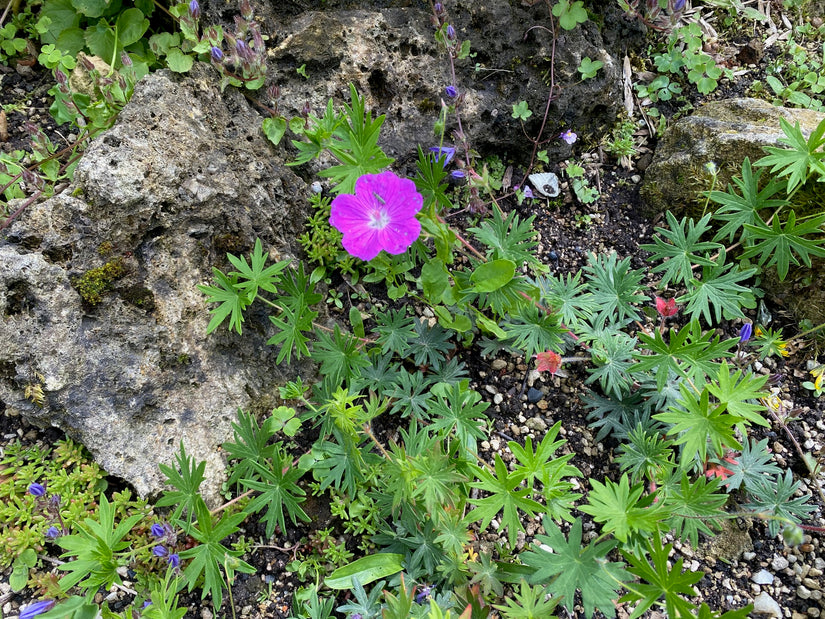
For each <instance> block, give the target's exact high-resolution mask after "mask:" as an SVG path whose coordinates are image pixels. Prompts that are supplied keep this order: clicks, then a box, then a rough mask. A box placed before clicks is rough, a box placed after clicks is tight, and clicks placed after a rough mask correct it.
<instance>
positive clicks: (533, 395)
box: [527, 387, 544, 404]
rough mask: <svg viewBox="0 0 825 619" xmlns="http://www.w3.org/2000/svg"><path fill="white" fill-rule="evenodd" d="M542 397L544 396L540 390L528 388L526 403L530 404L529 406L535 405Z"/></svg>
mask: <svg viewBox="0 0 825 619" xmlns="http://www.w3.org/2000/svg"><path fill="white" fill-rule="evenodd" d="M543 397H544V394H543V393H542V392H541V391H540V390H538V389H536V388H535V387H530V389H528V390H527V401H528V402H530V403H531V404H535V403H536V402H538V401H539V400H541V399H542V398H543Z"/></svg>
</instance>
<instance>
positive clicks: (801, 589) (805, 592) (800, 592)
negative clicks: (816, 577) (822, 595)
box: [796, 585, 811, 600]
mask: <svg viewBox="0 0 825 619" xmlns="http://www.w3.org/2000/svg"><path fill="white" fill-rule="evenodd" d="M796 597H798V598H800V599H802V600H807V599H810V597H811V590H810V589H808V587H806V586H804V585H799V586H798V587H797V588H796Z"/></svg>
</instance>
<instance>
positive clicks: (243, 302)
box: [198, 267, 280, 363]
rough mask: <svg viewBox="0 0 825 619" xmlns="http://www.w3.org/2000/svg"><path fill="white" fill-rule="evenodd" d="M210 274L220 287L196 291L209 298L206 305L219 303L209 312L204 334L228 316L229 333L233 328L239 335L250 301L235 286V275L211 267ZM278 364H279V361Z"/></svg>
mask: <svg viewBox="0 0 825 619" xmlns="http://www.w3.org/2000/svg"><path fill="white" fill-rule="evenodd" d="M212 274H213V275H214V276H215V282H216V283H217V284H218V286H220V287H219V288H217V287H215V286H201V285H199V286H198V290H200V291H201V292H202V293H204V294H205V295H208V296H209V299H207V303H220V305H219V306H218V307H216V308H214V309H212V310H210V311H209V313H210V314H212V315H213V316H212V320H210V321H209V325H208V326H207V327H206V333H207V335H208V334H209V333H212V331H214V330H215V329H217V328H218V327H219V326H220V325H221V323H222V322H223V321H224V320H225V319H226V317H227V316H229V330H230V331H231V330H232V329H233V328H234V329H235V330H236V331H237V332H238V334H240V333H242V328H241V323H243V311H244V310H245V309H246V308H247V307H248V306H249V304H250V303H251V302H252V301H251V300H250V299H249V298H248V297H247V295H246V294H244V293H243V292H242V289H241V288H240V286H238V285H237V284H238V274H237V273H235V274H230V275H229V276H227V275H224V274H223V273H222V272H221V271H220V270H218V269H216V268H214V267H212ZM278 363H280V360H279V361H278Z"/></svg>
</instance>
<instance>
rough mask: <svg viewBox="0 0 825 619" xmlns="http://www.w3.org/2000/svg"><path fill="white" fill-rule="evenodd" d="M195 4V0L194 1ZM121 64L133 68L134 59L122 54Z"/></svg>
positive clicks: (124, 53)
mask: <svg viewBox="0 0 825 619" xmlns="http://www.w3.org/2000/svg"><path fill="white" fill-rule="evenodd" d="M192 1H193V2H194V0H192ZM120 62H122V63H123V66H124V67H131V66H132V57H131V56H130V55H129V54H127V53H126V52H121V53H120Z"/></svg>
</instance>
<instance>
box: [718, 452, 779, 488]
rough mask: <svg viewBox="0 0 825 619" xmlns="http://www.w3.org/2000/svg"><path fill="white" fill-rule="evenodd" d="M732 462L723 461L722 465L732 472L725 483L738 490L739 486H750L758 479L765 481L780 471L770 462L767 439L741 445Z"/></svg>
mask: <svg viewBox="0 0 825 619" xmlns="http://www.w3.org/2000/svg"><path fill="white" fill-rule="evenodd" d="M733 460H734V461H733V462H725V464H724V466H725V467H727V468H728V469H730V471H731V472H732V473H733V474H732V475H729V476H728V478H727V479H726V480H725V484H726V485H727V487H728V489H730V490H738V489H739V487H740V486H742V485H744V486H745V488H750V487H752V486H753V485H754V484H755V483H758V482H759V481H765V480H766V479H767V478H770V477H771V476H773V475H777V474H778V473H781V472H782V471H781V469H780V468H779V467H778V466H777V465H776V464H774V463H773V462H772V457H771V454H770V452H769V451H768V439H762V440H761V441H759V442H758V443H757V442H756V441H751V442H750V443H748V442H747V441H745V444H744V445H743V447H742V453H741V454H739V455H738V456H736V458H734V459H733Z"/></svg>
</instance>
